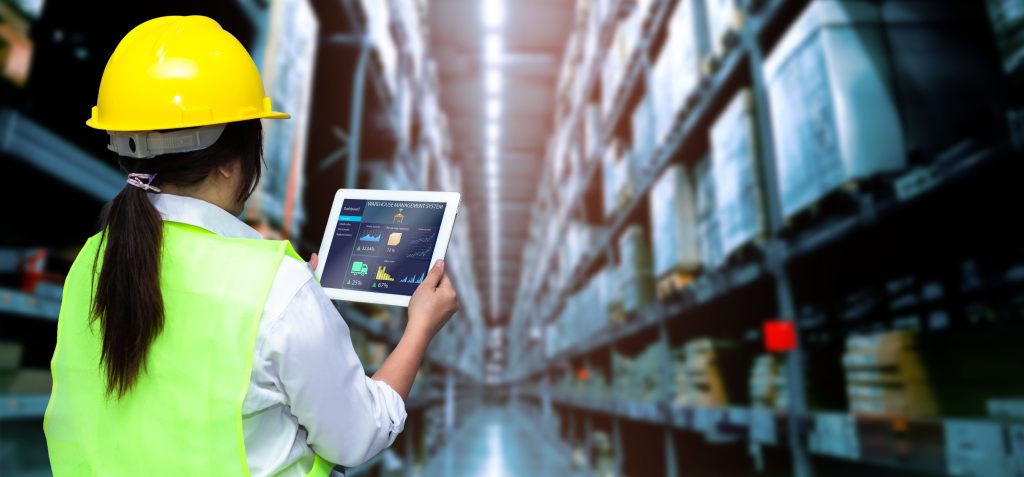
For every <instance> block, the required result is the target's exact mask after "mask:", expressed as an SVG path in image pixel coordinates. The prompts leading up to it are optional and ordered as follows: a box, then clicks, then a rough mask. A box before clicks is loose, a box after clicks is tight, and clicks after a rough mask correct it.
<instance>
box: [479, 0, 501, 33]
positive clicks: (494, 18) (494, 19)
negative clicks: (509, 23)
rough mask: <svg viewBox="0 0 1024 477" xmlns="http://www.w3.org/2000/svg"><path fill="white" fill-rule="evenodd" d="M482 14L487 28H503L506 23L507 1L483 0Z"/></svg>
mask: <svg viewBox="0 0 1024 477" xmlns="http://www.w3.org/2000/svg"><path fill="white" fill-rule="evenodd" d="M480 13H481V16H482V17H483V18H481V20H483V23H484V27H485V28H501V27H502V25H504V23H505V0H481V3H480Z"/></svg>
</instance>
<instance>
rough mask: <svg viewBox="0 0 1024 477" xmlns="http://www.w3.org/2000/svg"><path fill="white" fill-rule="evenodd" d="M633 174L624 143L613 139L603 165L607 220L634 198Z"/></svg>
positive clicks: (605, 154)
mask: <svg viewBox="0 0 1024 477" xmlns="http://www.w3.org/2000/svg"><path fill="white" fill-rule="evenodd" d="M632 172H633V171H632V167H631V165H630V161H629V160H627V158H626V157H625V152H624V150H623V147H622V143H621V142H620V141H619V140H617V139H613V140H612V141H611V143H610V144H608V148H607V149H606V150H605V152H604V157H603V160H602V163H601V175H602V186H603V187H602V189H603V191H604V216H605V218H606V219H613V218H614V216H615V214H616V213H617V212H618V211H619V209H621V208H622V207H623V206H624V205H625V204H626V203H627V202H629V200H630V199H632V198H633V173H632Z"/></svg>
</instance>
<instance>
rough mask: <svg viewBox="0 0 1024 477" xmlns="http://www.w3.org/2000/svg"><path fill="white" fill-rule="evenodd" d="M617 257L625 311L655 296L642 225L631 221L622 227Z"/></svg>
mask: <svg viewBox="0 0 1024 477" xmlns="http://www.w3.org/2000/svg"><path fill="white" fill-rule="evenodd" d="M619 257H620V260H621V262H620V263H619V276H620V279H621V284H620V286H621V287H622V305H623V308H624V310H625V312H626V313H632V312H635V311H637V310H639V309H641V308H643V307H644V306H646V305H647V304H648V303H650V302H651V301H653V300H654V277H653V275H652V274H651V267H652V263H651V250H650V244H649V242H648V241H647V234H646V233H644V229H643V228H642V227H640V226H639V225H635V224H634V225H630V226H628V227H626V229H625V230H623V231H622V234H621V235H620V236H619Z"/></svg>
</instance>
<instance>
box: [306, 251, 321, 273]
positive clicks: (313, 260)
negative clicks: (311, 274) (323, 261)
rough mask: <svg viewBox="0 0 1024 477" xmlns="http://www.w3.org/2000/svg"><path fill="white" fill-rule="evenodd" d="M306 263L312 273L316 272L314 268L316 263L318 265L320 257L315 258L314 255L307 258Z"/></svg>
mask: <svg viewBox="0 0 1024 477" xmlns="http://www.w3.org/2000/svg"><path fill="white" fill-rule="evenodd" d="M307 263H308V264H309V268H312V269H313V271H316V266H317V264H318V263H320V257H317V256H316V254H315V253H314V254H313V255H311V256H310V257H309V262H307Z"/></svg>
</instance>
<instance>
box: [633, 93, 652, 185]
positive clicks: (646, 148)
mask: <svg viewBox="0 0 1024 477" xmlns="http://www.w3.org/2000/svg"><path fill="white" fill-rule="evenodd" d="M630 124H631V127H632V131H633V149H632V151H631V154H632V159H633V162H634V164H635V165H636V170H637V171H646V170H648V168H650V167H651V166H652V164H653V162H654V151H655V150H656V149H657V146H658V144H657V143H656V142H655V140H654V97H653V96H652V95H651V93H650V92H648V93H647V94H645V95H644V97H643V98H641V99H640V102H639V103H637V105H636V108H635V109H633V116H632V117H631V119H630Z"/></svg>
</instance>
